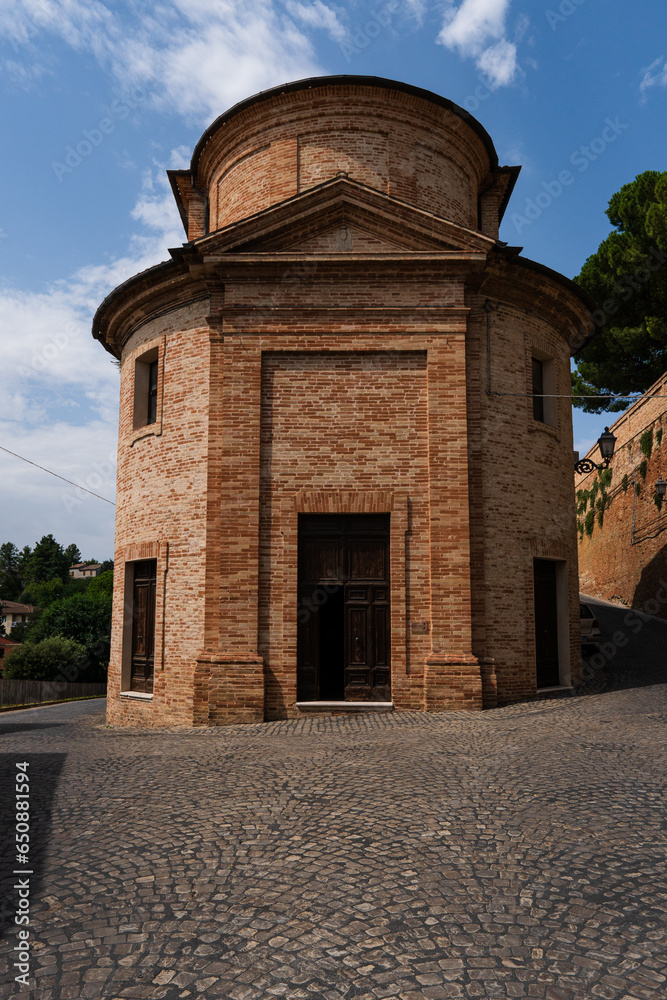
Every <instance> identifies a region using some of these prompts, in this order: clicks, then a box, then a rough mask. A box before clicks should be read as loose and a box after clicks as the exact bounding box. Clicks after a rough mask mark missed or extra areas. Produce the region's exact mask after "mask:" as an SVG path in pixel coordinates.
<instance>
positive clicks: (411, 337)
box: [94, 77, 592, 725]
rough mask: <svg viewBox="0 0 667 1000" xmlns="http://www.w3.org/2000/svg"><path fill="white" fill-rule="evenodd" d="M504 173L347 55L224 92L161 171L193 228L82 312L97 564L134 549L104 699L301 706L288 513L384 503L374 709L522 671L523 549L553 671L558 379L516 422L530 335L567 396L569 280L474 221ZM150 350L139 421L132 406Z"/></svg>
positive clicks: (570, 671) (490, 221)
mask: <svg viewBox="0 0 667 1000" xmlns="http://www.w3.org/2000/svg"><path fill="white" fill-rule="evenodd" d="M517 171H518V168H514V167H502V166H500V165H499V164H498V161H497V157H496V153H495V150H494V148H493V144H492V142H491V140H490V138H489V136H488V135H487V134H486V132H485V131H484V130H483V129H482V127H481V126H480V125H479V124H478V123H477V122H475V121H474V119H472V118H471V117H470V116H469V115H468V114H467V113H466V112H464V111H462V110H461V109H460V108H457V107H456V106H455V105H452V104H450V103H449V102H447V101H445V100H444V99H442V98H439V97H437V96H436V95H433V94H428V93H427V92H425V91H419V90H417V89H416V88H413V87H409V86H407V85H404V84H396V83H392V82H389V81H383V80H377V79H374V78H350V77H348V78H345V77H344V78H323V79H321V80H313V81H304V82H302V83H299V84H293V85H290V86H286V87H284V88H277V89H275V90H273V91H268V92H267V93H265V94H262V95H260V96H259V97H257V98H255V99H251V100H249V101H245V102H243V103H242V104H240V105H238V106H237V107H236V108H235V109H232V111H230V112H228V113H227V114H226V115H223V116H222V117H221V118H220V119H218V121H217V122H215V123H214V124H213V125H212V126H211V127H210V128H209V129H208V131H207V132H206V133H205V135H204V136H203V137H202V140H201V141H200V143H199V144H198V146H197V148H196V150H195V154H194V157H193V163H192V169H191V170H188V171H174V172H171V175H170V176H171V181H172V185H173V187H174V191H175V194H176V197H177V201H178V203H179V208H180V210H181V214H182V217H183V221H184V225H185V227H186V231H187V234H188V238H189V240H190V242H189V243H186V244H184V246H183V248H182V249H181V250H179V251H173V254H172V256H173V259H172V260H170V261H168V262H167V263H166V264H161V265H158V266H157V267H155V268H152V269H151V270H149V271H147V272H144V273H143V274H140V275H137V276H136V278H134V279H132V280H131V281H129V282H126V283H125V284H124V285H123V286H121V287H120V288H119V289H117V290H116V291H115V292H113V293H112V294H111V295H110V296H109V297H108V299H107V300H106V301H105V302H104V303H103V304H102V306H101V307H100V309H99V310H98V313H97V316H96V318H95V324H94V334H95V336H96V337H98V338H99V339H100V340H101V341H102V343H103V344H104V345H105V346H106V347H107V349H108V350H110V351H111V352H112V353H113V354H114V355H116V356H117V357H119V358H120V359H121V362H122V373H121V404H120V433H119V462H118V468H119V474H118V515H117V535H116V545H117V550H116V566H117V567H122V566H123V565H125V564H126V565H127V566H128V567H129V566H130V565H131V563H132V561H133V560H138V559H146V558H155V559H157V569H158V575H157V609H156V668H155V686H154V691H153V695H152V697H143V698H137V697H133V696H131V695H129V694H127V693H123V694H121V692H127V688H128V686H129V655H130V645H131V600H132V595H131V592H130V591H129V583H127V585H126V581H129V580H131V575H130V574H129V572H128V573H126V574H123V572H118V573H117V587H116V593H115V605H114V631H113V640H112V660H111V666H110V673H109V709H108V713H109V720H110V721H111V722H114V723H125V724H131V725H137V724H138V725H163V724H179V725H220V724H225V723H233V722H255V721H260V720H262V719H269V718H284V717H291V716H294V715H296V714H298V712H299V710H298V708H297V707H296V628H297V618H296V612H297V570H296V547H297V520H298V514H299V512H301V513H306V512H309V511H310V512H315V511H320V512H331V513H363V512H381V513H389V515H390V532H391V537H390V567H391V649H392V660H391V685H392V699H393V702H394V706H395V707H396V708H397V709H422V710H426V711H441V710H444V709H480V708H482V706H483V705H484V706H492V705H495V704H496V701H497V700H499V701H502V702H507V701H513V700H517V699H522V698H530V697H533V696H534V695H535V693H536V674H535V648H534V618H533V590H532V588H533V559H534V558H536V557H539V558H547V559H554V560H558V561H559V562H560V563H561V564H562V565H563V566H565V571H564V576H562V579H563V580H564V590H563V596H562V600H561V603H560V605H559V608H560V614H561V618H562V629H561V635H562V636H564V637H565V640H564V642H562V643H561V646H562V648H561V650H560V664H561V666H560V670H561V684H568V683H570V680H571V679H572V678H575V677H576V675H577V671H578V670H579V667H580V652H579V645H580V642H579V623H578V603H577V593H578V583H577V558H576V531H575V519H574V496H573V487H572V429H571V413H570V404H569V401H568V400H567V399H566V398H563V399H559V400H558V401H557V402H556V403H555V404H554V407H553V413H552V414H551V417H550V422H549V423H544V422H541V421H536V420H534V419H533V409H532V399H531V398H530V393H531V391H532V382H531V378H532V375H531V359H532V357H533V356H538V357H539V358H543V359H547V360H549V363H550V364H551V365H552V376H553V389H554V390H555V392H556V393H563V394H565V395H566V394H567V391H568V384H569V356H570V350H571V349H573V348H574V347H576V346H577V344H578V343H579V342H580V339H581V337H582V330H583V331H585V330H587V329H589V328H590V327H591V326H592V323H591V320H590V316H589V308H590V303H589V302H588V301H587V300H584V299H583V298H582V297H581V295H580V293H578V292H577V291H576V289H575V288H574V286H573V285H572V284H571V283H570V282H569V281H567V279H565V278H563V277H562V276H560V275H557V274H555V273H554V272H551V271H549V270H548V269H546V268H542V267H540V266H539V265H535V264H533V263H532V262H530V261H527V260H525V259H524V258H521V257H520V256H518V254H517V251H516V250H512V249H511V248H508V249H506V248H505V247H504V244H500V243H499V242H498V241H497V238H498V226H499V222H500V219H501V217H502V213H503V211H504V209H505V207H506V202H507V197H508V196H509V194H510V192H511V188H512V186H513V183H514V179H515V177H516V174H517ZM207 220H208V222H207ZM207 225H208V228H206V226H207ZM154 357H155V358H157V359H158V361H159V385H158V413H157V419H156V422H155V423H153V424H151V425H149V426H137V419H136V415H135V379H139V378H140V371H141V364H142V358H144V359H145V358H148V359H149V360H150V359H153V358H154ZM138 373H139V374H138ZM137 385H140V383H139V382H137ZM126 591H127V592H126Z"/></svg>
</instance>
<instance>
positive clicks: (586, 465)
mask: <svg viewBox="0 0 667 1000" xmlns="http://www.w3.org/2000/svg"><path fill="white" fill-rule="evenodd" d="M615 446H616V438H615V436H614V435H613V434H612V433H611V431H610V430H609V428H608V427H605V429H604V431H603V433H602V434H600V437H599V438H598V447H599V449H600V454H601V455H602V461H601V462H600V464H599V465H598V464H597V463H596V462H594V461H593V460H592V459H590V458H582V459H580V460H579V461H578V462H575V463H574V471H575V472H581V473H587V472H595V470H596V469H606V468H608V466H609V463H610V462H611V459H612V456H613V454H614V448H615ZM665 486H667V483H665ZM656 489H657V487H656ZM663 492H664V491H663Z"/></svg>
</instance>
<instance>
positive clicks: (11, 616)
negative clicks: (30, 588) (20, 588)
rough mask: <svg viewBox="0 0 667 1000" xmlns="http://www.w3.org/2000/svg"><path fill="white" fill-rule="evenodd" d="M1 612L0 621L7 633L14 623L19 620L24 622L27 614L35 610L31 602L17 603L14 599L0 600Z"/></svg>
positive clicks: (16, 623)
mask: <svg viewBox="0 0 667 1000" xmlns="http://www.w3.org/2000/svg"><path fill="white" fill-rule="evenodd" d="M0 606H1V607H2V614H1V615H0V621H1V622H2V624H3V625H4V626H5V632H6V633H7V634H9V633H10V632H11V630H12V629H13V627H14V625H18V623H19V622H26V621H27V620H28V615H30V614H32V612H33V611H34V610H35V609H34V607H33V605H32V604H18V603H17V602H16V601H0Z"/></svg>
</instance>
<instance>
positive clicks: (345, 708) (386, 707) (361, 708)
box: [296, 701, 394, 712]
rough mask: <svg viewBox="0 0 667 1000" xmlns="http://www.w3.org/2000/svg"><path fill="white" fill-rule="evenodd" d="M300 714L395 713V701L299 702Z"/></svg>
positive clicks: (297, 706)
mask: <svg viewBox="0 0 667 1000" xmlns="http://www.w3.org/2000/svg"><path fill="white" fill-rule="evenodd" d="M296 708H298V709H299V711H300V712H393V711H394V703H393V701H297V703H296Z"/></svg>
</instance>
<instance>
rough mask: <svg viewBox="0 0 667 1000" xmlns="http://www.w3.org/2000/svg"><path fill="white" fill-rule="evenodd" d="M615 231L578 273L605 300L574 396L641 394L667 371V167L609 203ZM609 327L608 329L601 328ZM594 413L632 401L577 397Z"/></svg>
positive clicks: (580, 358)
mask: <svg viewBox="0 0 667 1000" xmlns="http://www.w3.org/2000/svg"><path fill="white" fill-rule="evenodd" d="M607 216H608V218H609V221H610V222H611V224H612V225H613V226H615V227H616V229H615V232H613V233H611V234H610V235H609V236H608V237H607V238H606V239H605V240H603V241H602V243H601V244H600V246H599V247H598V249H597V251H596V252H595V253H594V254H593V255H592V256H591V257H589V258H588V260H587V261H586V263H585V264H584V266H583V268H582V269H581V273H580V274H579V275H578V276H577V277H576V278H575V281H576V282H577V284H579V285H580V286H581V287H582V288H583V289H585V291H587V292H588V293H589V294H590V295H592V297H593V298H594V299H595V300H596V302H597V303H598V304H599V306H600V309H599V310H598V312H597V313H596V314H594V316H593V318H594V320H595V322H596V326H597V327H598V330H597V332H596V333H595V334H594V336H593V337H591V338H590V339H589V340H588V341H587V343H586V344H584V346H583V347H582V349H581V350H580V351H579V352H578V354H576V355H575V361H576V363H577V367H576V369H575V371H574V372H573V376H572V385H573V389H572V391H573V393H574V394H575V396H576V395H584V396H586V395H593V394H595V395H598V394H600V393H605V392H608V393H613V394H618V393H628V394H630V393H641V392H644V391H645V390H646V389H648V388H649V386H650V385H652V384H653V382H655V381H656V379H658V378H659V377H660V376H661V375H662V374H663V373H664V371H665V369H666V368H667V171H663V172H659V171H656V170H647V171H646V172H645V173H643V174H639V176H638V177H636V178H635V180H634V181H632V182H631V183H630V184H625V185H624V186H623V187H622V188H621V190H620V191H617V192H616V194H615V195H613V196H612V198H611V199H610V201H609V207H608V209H607ZM602 327H604V330H602V329H601V328H602ZM574 404H575V406H580V407H582V408H583V409H584V410H586V411H588V412H590V413H600V412H602V411H603V410H624V409H626V407H627V405H628V402H627V400H623V399H619V400H615V401H614V400H612V401H609V400H605V399H592V398H591V399H577V398H575V399H574Z"/></svg>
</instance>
